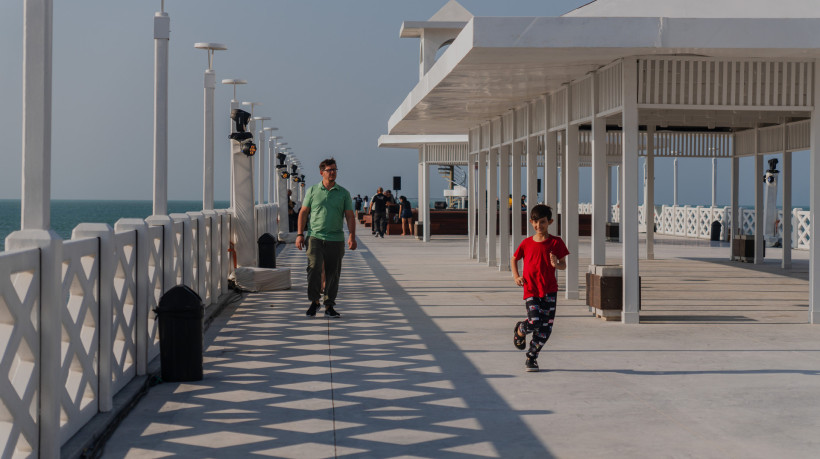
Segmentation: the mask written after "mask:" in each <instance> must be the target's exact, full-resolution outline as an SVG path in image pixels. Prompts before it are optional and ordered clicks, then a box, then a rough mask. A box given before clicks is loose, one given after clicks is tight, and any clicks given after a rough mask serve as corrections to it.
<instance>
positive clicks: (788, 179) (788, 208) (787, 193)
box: [780, 125, 792, 269]
mask: <svg viewBox="0 0 820 459" xmlns="http://www.w3.org/2000/svg"><path fill="white" fill-rule="evenodd" d="M783 130H784V131H786V126H785V125H784V126H783ZM784 135H785V132H784ZM784 138H785V137H784ZM784 143H785V142H784ZM782 179H783V238H782V246H783V259H782V260H781V262H780V266H781V268H783V269H791V267H792V152H790V151H784V152H783V175H782Z"/></svg>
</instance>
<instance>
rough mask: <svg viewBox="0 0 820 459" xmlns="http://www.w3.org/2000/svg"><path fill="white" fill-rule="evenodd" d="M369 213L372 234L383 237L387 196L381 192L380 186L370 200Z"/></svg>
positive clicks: (385, 224) (385, 225) (385, 223)
mask: <svg viewBox="0 0 820 459" xmlns="http://www.w3.org/2000/svg"><path fill="white" fill-rule="evenodd" d="M370 215H372V216H373V226H372V227H371V230H372V231H373V236H375V237H382V238H383V237H384V231H385V230H386V229H387V196H385V195H384V193H382V187H379V189H378V190H376V194H375V195H373V199H371V200H370Z"/></svg>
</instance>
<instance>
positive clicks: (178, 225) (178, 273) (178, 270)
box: [171, 221, 186, 285]
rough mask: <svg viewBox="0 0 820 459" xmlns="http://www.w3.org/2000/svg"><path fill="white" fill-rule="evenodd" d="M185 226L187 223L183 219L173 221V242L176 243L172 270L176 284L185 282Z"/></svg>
mask: <svg viewBox="0 0 820 459" xmlns="http://www.w3.org/2000/svg"><path fill="white" fill-rule="evenodd" d="M184 227H185V224H184V223H182V222H181V221H175V222H173V223H172V228H173V229H172V231H171V234H172V239H171V243H172V244H174V246H173V251H172V253H173V256H172V259H173V266H172V272H173V273H174V285H181V284H182V283H184V280H183V273H184V266H183V264H184V262H185V255H186V254H185V253H184V251H183V247H182V242H183V237H184V235H185V234H184Z"/></svg>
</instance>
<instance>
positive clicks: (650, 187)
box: [644, 124, 655, 260]
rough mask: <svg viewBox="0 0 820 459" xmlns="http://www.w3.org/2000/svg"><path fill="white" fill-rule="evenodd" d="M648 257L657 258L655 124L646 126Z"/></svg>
mask: <svg viewBox="0 0 820 459" xmlns="http://www.w3.org/2000/svg"><path fill="white" fill-rule="evenodd" d="M645 178H646V202H644V207H645V209H646V210H645V211H644V216H645V217H646V218H645V221H646V259H647V260H654V259H655V125H653V124H650V125H648V126H646V177H645Z"/></svg>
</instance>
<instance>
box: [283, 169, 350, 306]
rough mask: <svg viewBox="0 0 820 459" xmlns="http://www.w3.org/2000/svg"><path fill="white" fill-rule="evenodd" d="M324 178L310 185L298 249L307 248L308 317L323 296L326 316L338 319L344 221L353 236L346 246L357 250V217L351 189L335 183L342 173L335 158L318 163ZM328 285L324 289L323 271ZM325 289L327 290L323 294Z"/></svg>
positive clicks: (304, 207)
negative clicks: (336, 307)
mask: <svg viewBox="0 0 820 459" xmlns="http://www.w3.org/2000/svg"><path fill="white" fill-rule="evenodd" d="M319 172H320V173H321V174H322V181H321V182H319V183H317V184H316V185H313V186H311V187H310V188H308V190H307V192H306V193H305V200H304V202H302V209H301V211H300V212H299V220H298V225H297V226H298V231H299V233H298V234H297V235H296V248H297V249H299V250H302V249H303V248H305V247H307V259H308V265H307V280H308V288H307V294H308V300H310V306H309V307H308V309H307V312H305V315H306V316H308V317H313V316H315V315H316V310H317V309H319V306H320V304H321V299H322V296H324V304H325V317H328V318H338V317H341V314H339V313H338V312H336V309H335V308H334V306H336V294H337V293H338V292H339V277H340V274H341V271H342V257H344V254H345V245H344V240H345V238H344V232H343V222H344V221H345V220H346V221H347V229H348V231H349V232H350V235H349V236H348V238H347V248H348V249H350V250H356V245H357V244H356V217H355V215H354V214H353V200H352V199H351V198H350V192H348V191H347V190H346V189H344V188H342V187H341V186H340V185H338V184H337V183H336V176H337V174H338V172H339V169H338V167H337V166H336V160H335V159H333V158H328V159H326V160H324V161H322V162H321V163H319ZM308 220H310V237H308V238H307V241H306V240H305V234H304V231H305V226H306V225H307V222H308ZM323 271H324V273H325V285H324V289H323V288H322V272H323ZM322 290H324V293H321V292H322Z"/></svg>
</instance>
